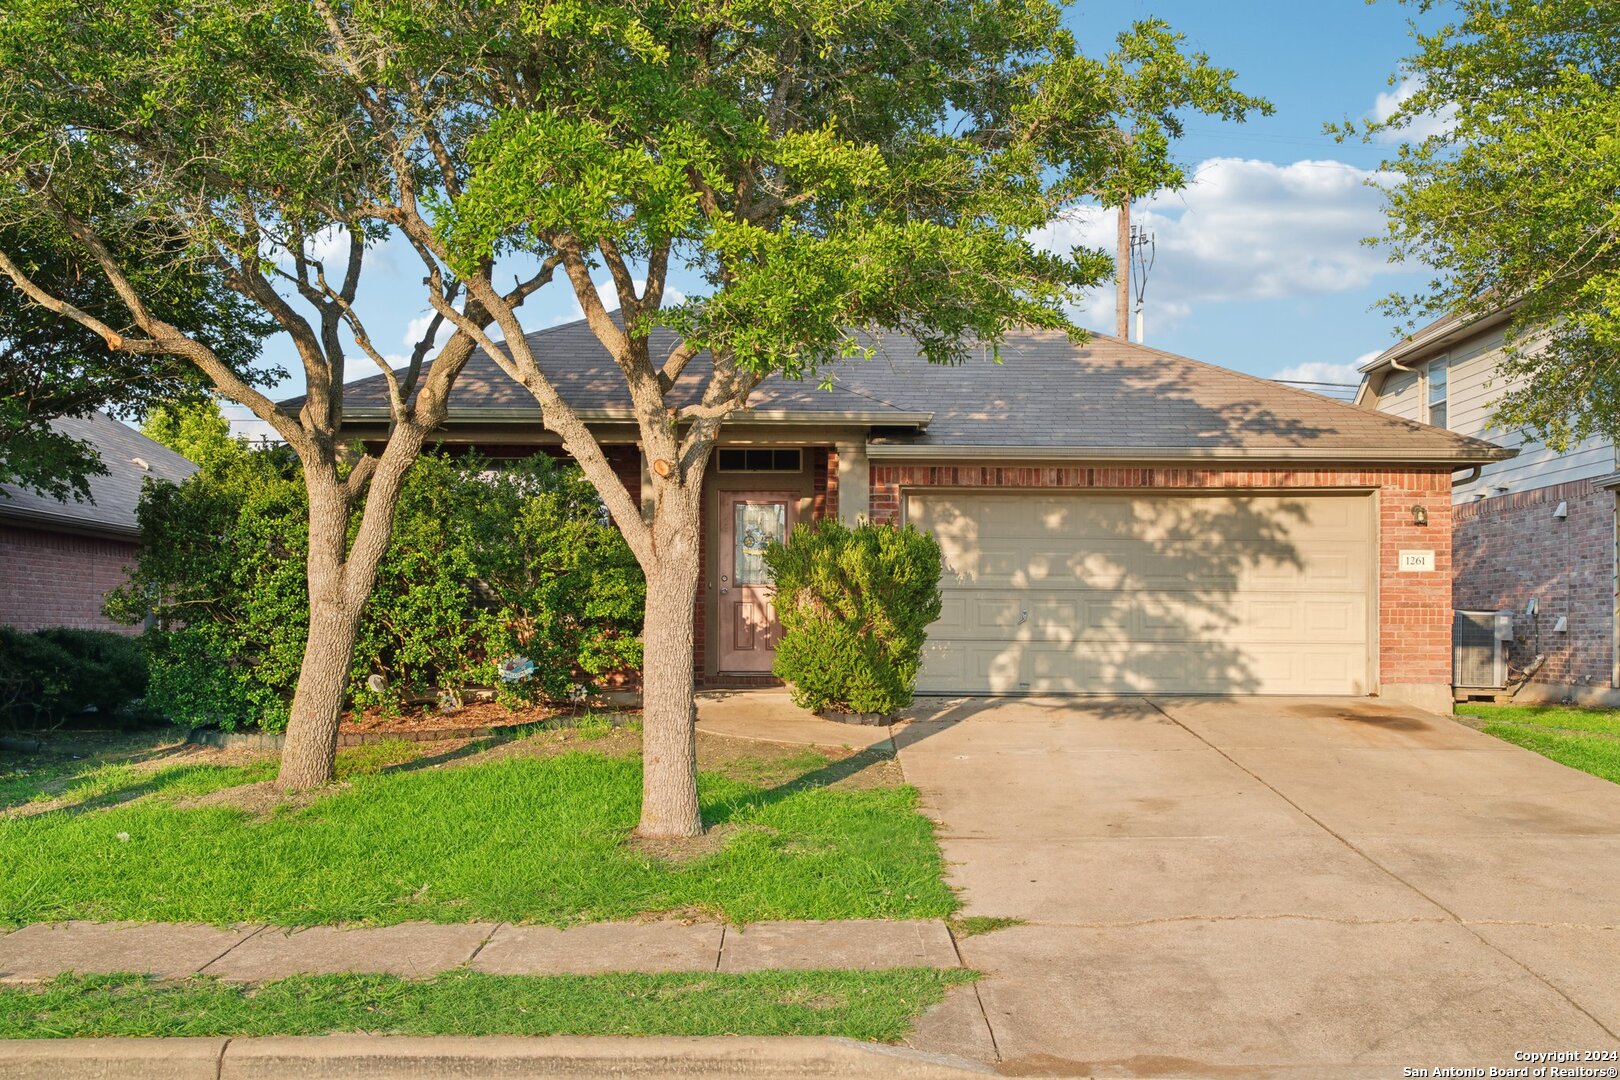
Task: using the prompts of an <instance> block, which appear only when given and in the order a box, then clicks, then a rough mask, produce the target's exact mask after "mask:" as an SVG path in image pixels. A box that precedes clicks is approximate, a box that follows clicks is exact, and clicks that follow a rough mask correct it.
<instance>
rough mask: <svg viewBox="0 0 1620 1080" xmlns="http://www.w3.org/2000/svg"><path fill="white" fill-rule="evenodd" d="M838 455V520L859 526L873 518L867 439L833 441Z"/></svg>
mask: <svg viewBox="0 0 1620 1080" xmlns="http://www.w3.org/2000/svg"><path fill="white" fill-rule="evenodd" d="M833 450H834V451H835V452H836V453H837V454H838V520H839V521H842V522H843V523H844V524H845V525H857V524H859V523H861V522H863V521H868V520H870V519H871V517H872V470H871V466H869V465H868V464H867V461H866V440H865V439H852V440H850V441H849V442H839V443H834V444H833Z"/></svg>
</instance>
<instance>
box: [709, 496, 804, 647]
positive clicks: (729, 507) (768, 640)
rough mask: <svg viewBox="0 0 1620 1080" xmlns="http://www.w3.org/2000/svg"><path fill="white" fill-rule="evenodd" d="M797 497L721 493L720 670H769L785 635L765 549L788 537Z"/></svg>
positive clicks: (718, 597) (717, 611) (718, 608)
mask: <svg viewBox="0 0 1620 1080" xmlns="http://www.w3.org/2000/svg"><path fill="white" fill-rule="evenodd" d="M798 498H799V497H798V495H796V494H795V493H793V492H788V491H727V492H723V493H722V494H721V496H720V552H719V554H720V581H719V588H718V590H717V593H718V595H717V600H718V604H717V605H716V614H717V615H718V619H717V622H718V624H719V625H718V629H719V631H720V655H719V669H720V671H721V672H730V673H749V674H753V673H768V672H769V671H770V670H771V663H772V662H773V661H774V660H775V659H776V642H777V639H778V638H780V637H781V635H782V627H781V624H780V623H778V622H777V621H776V605H775V603H774V598H775V595H776V589H775V587H774V586H773V585H772V584H771V578H770V573H769V571H767V570H766V569H765V548H766V547H767V545H769V544H770V543H771V541H773V540H777V541H780V540H786V539H787V534H788V530H790V529H792V528H793V517H794V509H795V507H796V506H797V504H798Z"/></svg>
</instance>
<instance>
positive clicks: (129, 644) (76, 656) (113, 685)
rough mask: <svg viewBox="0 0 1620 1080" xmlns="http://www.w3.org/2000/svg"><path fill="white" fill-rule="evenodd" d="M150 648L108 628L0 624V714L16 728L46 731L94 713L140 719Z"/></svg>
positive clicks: (113, 717) (125, 718) (123, 718)
mask: <svg viewBox="0 0 1620 1080" xmlns="http://www.w3.org/2000/svg"><path fill="white" fill-rule="evenodd" d="M146 685H147V657H146V649H145V648H144V646H143V644H142V642H141V641H140V640H139V639H138V638H132V637H129V636H127V635H125V634H114V633H110V632H108V631H105V630H70V629H66V628H58V629H49V630H33V631H27V630H15V629H12V628H11V627H9V626H0V710H3V715H4V717H5V719H6V721H7V723H9V724H10V725H12V726H14V727H33V728H37V727H45V726H51V725H55V724H60V723H62V722H64V721H66V720H70V719H73V718H74V717H77V716H81V715H83V714H85V713H89V712H93V713H95V714H96V715H97V716H98V717H102V718H107V719H112V720H114V721H119V720H135V719H139V718H140V713H141V708H140V700H141V698H142V696H143V695H144V694H145V693H146Z"/></svg>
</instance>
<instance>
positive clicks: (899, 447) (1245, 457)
mask: <svg viewBox="0 0 1620 1080" xmlns="http://www.w3.org/2000/svg"><path fill="white" fill-rule="evenodd" d="M1518 453H1519V452H1518V451H1517V450H1509V449H1506V448H1503V447H1492V448H1490V449H1487V450H1468V449H1461V448H1459V449H1458V450H1456V451H1454V452H1452V453H1449V454H1447V453H1415V452H1414V451H1413V450H1412V448H1411V447H1378V446H1373V447H1356V448H1338V447H1323V446H1281V447H1249V446H1202V447H1200V446H1191V447H1189V446H943V445H939V444H929V443H920V444H905V443H884V442H874V443H870V444H868V446H867V448H866V455H867V457H868V458H870V459H871V460H873V461H919V460H923V459H930V458H931V459H933V460H936V461H938V460H947V459H950V458H967V459H975V460H987V461H1334V462H1399V463H1400V464H1403V465H1449V464H1455V463H1457V462H1463V463H1465V464H1468V465H1471V464H1473V463H1475V462H1486V461H1506V460H1507V459H1508V458H1511V457H1517V456H1518Z"/></svg>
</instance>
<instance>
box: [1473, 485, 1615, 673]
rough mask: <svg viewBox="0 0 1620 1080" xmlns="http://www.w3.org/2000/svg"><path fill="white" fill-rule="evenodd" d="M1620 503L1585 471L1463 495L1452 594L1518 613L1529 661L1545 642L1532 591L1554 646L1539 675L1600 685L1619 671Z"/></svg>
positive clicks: (1522, 657)
mask: <svg viewBox="0 0 1620 1080" xmlns="http://www.w3.org/2000/svg"><path fill="white" fill-rule="evenodd" d="M1561 502H1562V503H1565V504H1567V507H1568V510H1569V517H1567V518H1565V519H1562V520H1560V519H1558V518H1555V517H1553V513H1554V511H1556V510H1557V508H1558V504H1559V503H1561ZM1614 512H1615V496H1614V493H1613V492H1611V491H1605V490H1603V489H1602V488H1595V487H1593V486H1592V483H1591V481H1590V480H1577V481H1573V482H1571V483H1567V484H1554V485H1552V486H1550V487H1544V488H1537V489H1535V490H1533V491H1521V492H1514V493H1513V494H1510V495H1497V496H1494V497H1492V498H1489V499H1482V500H1480V501H1478V502H1472V503H1463V504H1461V505H1459V506H1458V507H1456V509H1455V511H1454V513H1453V521H1454V525H1453V529H1454V531H1455V546H1456V553H1457V554H1456V561H1457V575H1456V580H1455V582H1454V583H1453V586H1452V597H1453V602H1454V603H1455V604H1456V606H1457V607H1458V608H1459V609H1462V610H1475V611H1501V610H1511V611H1514V612H1516V613H1518V614H1517V615H1516V617H1515V619H1514V634H1515V640H1514V643H1513V662H1514V664H1516V665H1518V666H1520V667H1523V666H1524V665H1525V664H1527V663H1528V662H1529V661H1530V659H1531V658H1532V657H1533V656H1534V655H1535V652H1536V649H1537V644H1536V631H1535V626H1534V624H1533V623H1532V621H1531V620H1530V619H1527V618H1526V617H1525V616H1524V614H1523V612H1524V608H1525V605H1526V604H1527V603H1528V602H1529V600H1530V599H1531V598H1532V597H1534V598H1535V599H1536V601H1537V604H1538V607H1539V609H1540V617H1539V622H1540V651H1541V652H1543V653H1545V654H1546V656H1547V663H1546V665H1545V666H1544V667H1543V668H1542V669H1541V671H1540V672H1538V673H1537V675H1536V678H1535V680H1534V683H1537V684H1548V683H1552V684H1562V685H1565V686H1577V687H1587V686H1590V687H1599V688H1601V687H1608V686H1609V685H1610V683H1611V681H1612V680H1613V677H1614V668H1613V659H1612V658H1613V650H1614V645H1613V641H1614V638H1613V634H1614V570H1615V566H1614ZM1560 615H1562V616H1565V617H1567V618H1568V619H1569V629H1568V631H1566V632H1565V633H1557V632H1555V631H1554V630H1553V626H1554V625H1555V624H1556V623H1557V621H1558V617H1559V616H1560ZM1527 692H1528V691H1527Z"/></svg>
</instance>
